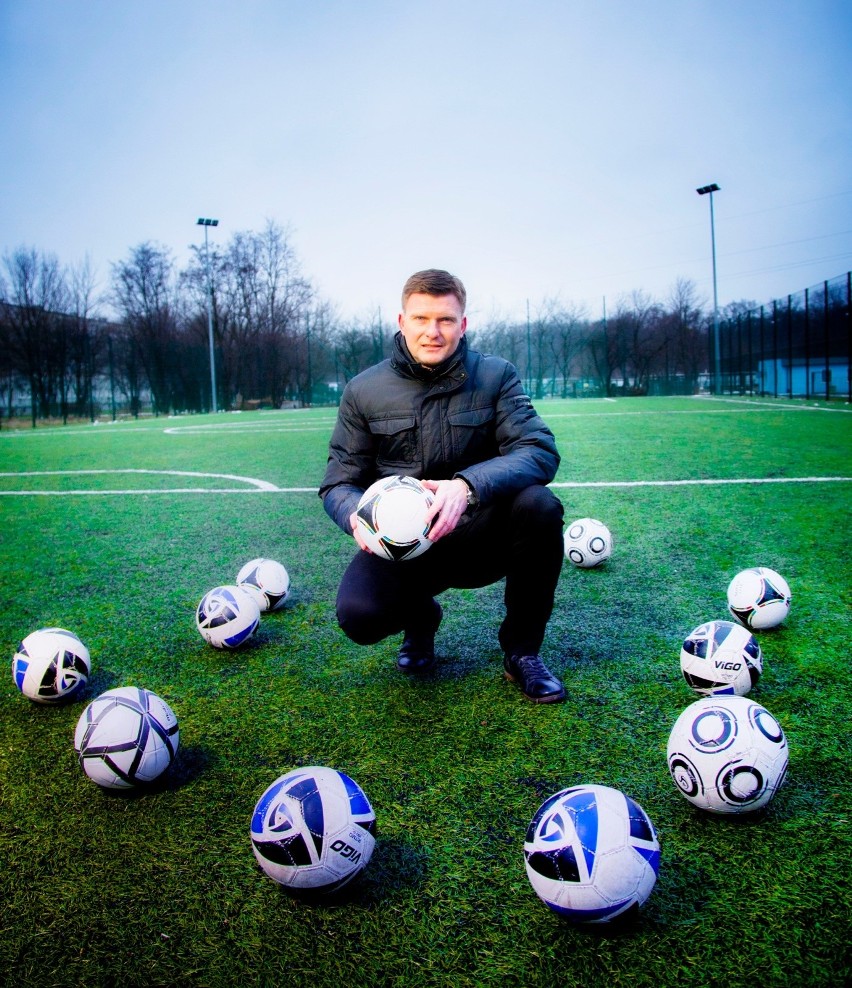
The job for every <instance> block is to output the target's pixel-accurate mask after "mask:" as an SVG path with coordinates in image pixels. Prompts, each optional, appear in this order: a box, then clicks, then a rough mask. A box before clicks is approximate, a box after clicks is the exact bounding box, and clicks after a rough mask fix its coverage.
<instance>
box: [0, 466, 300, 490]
mask: <svg viewBox="0 0 852 988" xmlns="http://www.w3.org/2000/svg"><path fill="white" fill-rule="evenodd" d="M103 474H145V475H152V476H165V477H207V478H215V479H216V480H233V481H235V482H236V483H238V484H248V485H250V486H249V488H248V490H252V489H254V490H258V491H275V492H278V491H280V490H281V488H280V487H277V486H276V485H275V484H270V483H269V481H267V480H257V479H256V478H254V477H240V476H238V475H236V474H232V473H197V472H195V471H193V470H137V469H125V470H25V471H22V472H20V473H0V477H81V476H93V475H95V476H97V475H103ZM228 490H234V491H236V490H239V492H240V493H243V492H244V491H245V490H246V489H245V488H228ZM185 491H186V492H195V491H200V492H203V493H213V491H212V490H210V488H203V487H202V488H196V487H190V488H186V489H185ZM154 493H164V494H172V493H176V490H175V488H165V489H164V490H163V491H152V490H145V489H139V490H123V491H96V490H87V491H0V494H154Z"/></svg>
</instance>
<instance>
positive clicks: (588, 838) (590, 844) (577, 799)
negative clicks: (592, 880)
mask: <svg viewBox="0 0 852 988" xmlns="http://www.w3.org/2000/svg"><path fill="white" fill-rule="evenodd" d="M568 792H569V795H568V796H567V797H566V798H563V800H562V805H563V806H564V807H565V809H566V810H568V812H569V813H570V814H571V819H572V822H573V824H574V829H575V830H576V831H577V837H578V838H579V840H580V843H581V844H582V846H583V854H584V855H585V858H586V867H587V868H588V870H589V874H591V873H592V869H593V868H594V864H595V851H596V850H597V846H598V806H597V802H596V800H595V797H594V795H593V794H592V793H590V792H589V791H588V790H587V789H576V790H568Z"/></svg>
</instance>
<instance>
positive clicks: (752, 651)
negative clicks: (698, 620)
mask: <svg viewBox="0 0 852 988" xmlns="http://www.w3.org/2000/svg"><path fill="white" fill-rule="evenodd" d="M680 669H681V672H682V673H683V678H684V679H685V680H686V682H687V683H688V684H689V686H691V687H692V689H693V690H695V692H696V693H699V694H700V695H702V696H711V695H714V694H715V695H725V694H736V695H737V696H745V695H746V693H748V692H749V690H750V689H751V688H752V686H754V684H755V683H756V682H757V681H758V679H760V674H761V672H762V671H763V652H762V651H761V648H760V645H759V644H758V641H757V639H756V638H755V637H754V635H753V634H752V633H751V632H750V631H749V630H748V628H744V627H743V626H742V625H741V624H737V623H735V622H734V621H706V622H705V623H704V624H700V625H699V626H698V627H697V628H695V629H693V630H692V631H691V632H690V633H689V635H688V636H687V637H686V638H685V639H684V642H683V646H682V647H681V650H680Z"/></svg>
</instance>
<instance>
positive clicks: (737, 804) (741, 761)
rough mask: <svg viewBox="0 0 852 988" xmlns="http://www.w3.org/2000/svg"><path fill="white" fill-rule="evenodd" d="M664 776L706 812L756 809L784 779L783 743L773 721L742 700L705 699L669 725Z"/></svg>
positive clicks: (770, 716) (732, 698) (779, 731)
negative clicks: (666, 771)
mask: <svg viewBox="0 0 852 988" xmlns="http://www.w3.org/2000/svg"><path fill="white" fill-rule="evenodd" d="M667 756H668V764H669V772H670V774H671V777H672V779H673V780H674V783H675V785H676V786H677V788H678V790H679V792H680V793H681V794H682V795H683V796H684V798H685V799H687V800H689V802H690V803H693V804H694V805H695V806H697V807H699V808H700V809H702V810H709V811H710V812H711V813H750V812H752V811H754V810H759V809H762V808H763V807H764V806H766V805H767V804H768V803H769V802H770V800H771V799H772V798H773V797H774V796H775V794H776V792H777V791H778V790H779V789H780V788H781V786H782V785H783V783H784V779H785V777H786V774H787V759H788V751H787V739H786V738H785V736H784V731H783V730H782V729H781V725H780V724H779V723H778V721H777V720H776V719H775V718H774V717H773V716H772V714H770V713H769V711H768V710H767V709H766V708H765V707H762V706H761V705H760V704H759V703H755V702H754V701H753V700H750V699H749V698H748V697H745V696H706V697H702V698H701V699H700V700H696V701H695V702H694V703H692V704H690V706H688V707H687V708H686V710H684V711H683V713H682V714H681V715H680V716H679V717H678V719H677V720H676V721H675V724H674V727H673V728H672V731H671V734H670V736H669V743H668V751H667Z"/></svg>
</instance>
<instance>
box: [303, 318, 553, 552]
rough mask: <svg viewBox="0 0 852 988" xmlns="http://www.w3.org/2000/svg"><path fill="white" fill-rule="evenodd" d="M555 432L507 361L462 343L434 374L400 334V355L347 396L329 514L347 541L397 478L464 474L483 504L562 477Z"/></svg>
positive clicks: (366, 374) (327, 496)
mask: <svg viewBox="0 0 852 988" xmlns="http://www.w3.org/2000/svg"><path fill="white" fill-rule="evenodd" d="M558 466H559V453H558V451H557V449H556V441H555V439H554V438H553V433H552V432H551V431H550V429H548V427H547V426H546V425H545V424H544V422H543V421H542V419H541V418H540V417H539V416H538V414H537V413H536V411H535V409H534V408H533V406H532V402H531V401H530V398H529V396H528V395H526V394H524V390H523V387H522V385H521V380H520V377H519V376H518V372H517V370H516V369H515V368H514V366H513V365H512V364H510V363H509V362H508V361H506V360H503V359H502V358H501V357H494V356H490V355H486V354H482V353H478V352H477V351H475V350H469V349H468V346H467V340H466V339H465V337H462V339H461V341H460V343H459V346H458V349H457V350H456V352H455V353H454V354H453V355H452V356H451V357H449V358H448V359H447V360H446V361H444V363H443V364H440V365H439V366H438V367H436V368H434V369H428V368H425V367H422V366H421V365H420V364H417V363H416V362H415V361H414V360H413V359H412V358H411V356H410V354H409V353H408V348H407V347H406V346H405V342H404V340H403V338H402V334H401V333H397V334H396V336H395V337H394V350H393V355H392V356H391V357H390V358H389V359H388V360H383V361H382V362H381V363H379V364H376V365H375V366H373V367H370V368H368V369H367V370H365V371H363V372H362V373H361V374H358V375H357V376H356V377H354V378H353V379H352V380H351V381H350V382H349V383H348V384H347V385H346V387H345V389H344V391H343V394H342V396H341V399H340V409H339V411H338V416H337V423H336V425H335V427H334V432H333V433H332V436H331V442H330V444H329V456H328V464H327V467H326V471H325V477H324V478H323V482H322V486H321V487H320V491H319V495H320V497H321V498H322V499H323V505H324V507H325V510H326V511H327V512H328V514H329V515H330V516H331V518H333V519H334V521H335V522H336V523H337V524H338V525H339V526H340V528H342V529H343V531H344V532H346V533H347V534H348V535H351V534H352V528H351V526H350V524H349V516H350V515H351V514H352V512H353V511H354V510H355V508H356V507H357V506H358V501H359V499H360V497H361V494H362V493H363V492H364V491H365V490H366V489H367V487H369V486H370V484H372V483H374V482H375V481H376V480H378V479H380V478H381V477H388V476H391V475H392V474H403V475H405V476H410V477H417V478H419V479H422V480H448V479H450V478H453V477H463V478H464V479H465V481H466V482H467V483H468V484H469V485H470V486H471V487H472V488H473V490H474V491H475V492H476V495H477V497H478V498H479V502H480V503H481V504H488V502H489V501H491V500H493V499H494V498H496V497H499V496H500V495H502V494H514V493H516V492H517V491H519V490H522V489H523V488H524V487H528V486H530V485H531V484H548V483H550V481H551V480H553V478H554V477H555V476H556V470H557V467H558Z"/></svg>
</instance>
